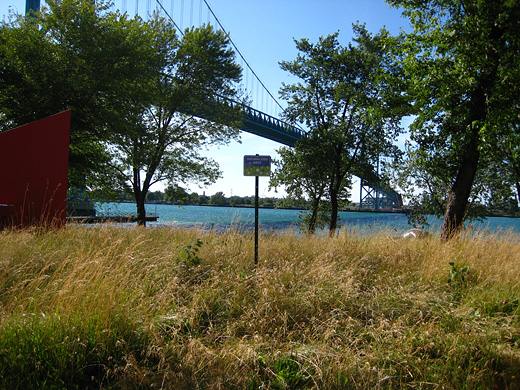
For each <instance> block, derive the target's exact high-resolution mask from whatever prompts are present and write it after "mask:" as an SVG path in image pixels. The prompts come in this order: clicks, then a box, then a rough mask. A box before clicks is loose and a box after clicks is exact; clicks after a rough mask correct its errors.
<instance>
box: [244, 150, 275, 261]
mask: <svg viewBox="0 0 520 390" xmlns="http://www.w3.org/2000/svg"><path fill="white" fill-rule="evenodd" d="M270 174H271V156H260V155H258V154H257V155H254V156H244V176H255V267H256V265H257V264H258V177H259V176H269V175H270Z"/></svg>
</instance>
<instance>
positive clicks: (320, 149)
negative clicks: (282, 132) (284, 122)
mask: <svg viewBox="0 0 520 390" xmlns="http://www.w3.org/2000/svg"><path fill="white" fill-rule="evenodd" d="M318 137H319V136H318V135H317V133H316V132H312V133H311V134H309V137H308V138H305V139H303V140H301V141H299V142H297V143H296V145H295V147H294V148H286V147H284V148H281V149H280V150H278V153H279V154H280V157H281V159H280V160H274V166H275V170H274V172H273V173H272V175H271V179H270V182H269V185H270V187H279V186H284V188H285V191H286V192H287V194H288V195H289V196H290V197H293V198H297V199H298V198H303V197H305V198H307V200H308V213H300V214H299V218H300V220H301V223H302V227H303V229H304V230H306V231H307V233H308V234H313V233H314V232H315V231H316V229H320V228H323V227H324V226H326V225H327V224H329V223H330V207H328V202H327V196H326V195H327V188H328V185H329V180H328V177H327V176H326V175H324V171H325V170H326V169H327V167H324V166H323V165H322V164H323V163H325V162H328V159H327V154H326V153H327V152H328V150H327V149H328V148H327V147H324V146H325V144H324V143H323V142H319V141H321V139H320V140H316V138H318ZM317 141H318V142H317Z"/></svg>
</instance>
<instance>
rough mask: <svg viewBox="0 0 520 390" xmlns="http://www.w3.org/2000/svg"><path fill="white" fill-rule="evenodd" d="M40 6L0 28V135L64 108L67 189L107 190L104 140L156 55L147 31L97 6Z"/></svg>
mask: <svg viewBox="0 0 520 390" xmlns="http://www.w3.org/2000/svg"><path fill="white" fill-rule="evenodd" d="M47 4H48V7H44V8H43V9H42V11H41V13H38V14H37V15H36V16H35V17H34V18H28V19H26V18H25V17H22V16H20V15H18V16H16V17H14V16H13V17H12V18H11V19H10V20H8V21H7V22H2V24H1V27H0V82H1V88H0V131H1V130H6V129H9V128H12V127H14V126H18V125H22V124H25V123H28V122H31V121H34V120H38V119H41V118H43V117H46V116H49V115H53V114H55V113H57V112H60V111H64V110H67V109H71V110H72V119H71V140H70V157H69V184H70V186H72V187H80V188H89V189H100V188H101V187H105V188H113V187H114V183H115V180H113V179H114V178H115V177H116V173H117V172H115V171H114V170H112V169H111V168H110V166H109V165H107V162H108V161H109V155H108V154H107V150H106V141H107V140H108V139H109V138H110V137H111V134H112V131H113V129H117V128H120V127H121V126H120V123H121V122H120V119H121V117H120V115H116V113H118V112H122V111H124V108H125V106H126V102H127V101H129V100H132V99H131V96H130V94H131V93H137V92H138V87H139V86H141V87H142V89H144V87H146V86H147V85H148V84H149V83H148V82H147V81H145V79H146V78H148V77H150V74H152V73H153V72H155V71H156V69H157V60H158V58H159V56H158V54H157V53H156V52H154V48H153V46H152V45H150V42H149V41H147V40H146V38H147V37H148V36H149V35H150V34H145V30H146V29H147V28H148V27H147V26H146V25H145V24H144V23H142V21H140V20H139V19H131V20H129V19H127V18H126V17H125V16H122V15H119V14H117V13H110V12H107V5H106V2H105V1H103V0H101V1H96V2H92V1H84V0H63V1H56V0H49V1H47ZM130 86H131V87H132V88H130ZM139 94H141V95H142V96H143V97H144V93H143V92H142V91H141V92H139Z"/></svg>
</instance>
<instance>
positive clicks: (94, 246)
mask: <svg viewBox="0 0 520 390" xmlns="http://www.w3.org/2000/svg"><path fill="white" fill-rule="evenodd" d="M253 246H254V241H253V235H252V234H250V233H240V232H228V233H217V232H211V231H201V230H190V229H186V230H178V229H171V228H151V229H150V228H149V229H141V228H118V227H114V226H110V225H105V226H97V227H85V226H75V225H71V226H67V228H65V229H62V230H59V231H47V232H42V231H39V230H33V231H31V230H26V231H3V232H0V389H35V388H41V389H86V388H89V389H97V388H102V389H148V388H150V389H152V388H155V389H404V388H407V389H520V309H519V307H520V237H518V236H514V235H501V236H491V235H479V234H473V235H471V236H463V237H460V238H457V239H454V240H452V241H449V242H441V241H440V240H439V239H438V238H437V237H430V238H425V239H417V240H399V239H396V238H395V237H391V236H386V235H378V236H369V237H361V236H359V235H352V234H350V235H347V234H344V233H340V234H339V235H338V236H337V237H335V238H328V237H325V236H315V237H310V238H307V237H303V236H297V235H294V234H282V233H269V234H261V236H260V248H259V264H258V266H257V267H256V269H255V267H254V264H253V263H254V261H253V260H254V259H253V257H254V247H253Z"/></svg>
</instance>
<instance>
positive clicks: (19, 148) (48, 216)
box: [0, 110, 71, 226]
mask: <svg viewBox="0 0 520 390" xmlns="http://www.w3.org/2000/svg"><path fill="white" fill-rule="evenodd" d="M70 115H71V112H70V110H69V111H65V112H62V113H60V114H56V115H53V116H50V117H47V118H44V119H41V120H39V121H36V122H32V123H29V124H27V125H24V126H20V127H17V128H15V129H12V130H9V131H5V132H3V133H0V226H1V225H2V224H3V225H5V224H6V223H7V224H14V225H16V226H27V225H34V224H44V225H49V224H56V225H57V226H63V225H64V224H65V220H66V214H65V210H66V204H67V176H68V161H69V134H70Z"/></svg>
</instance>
